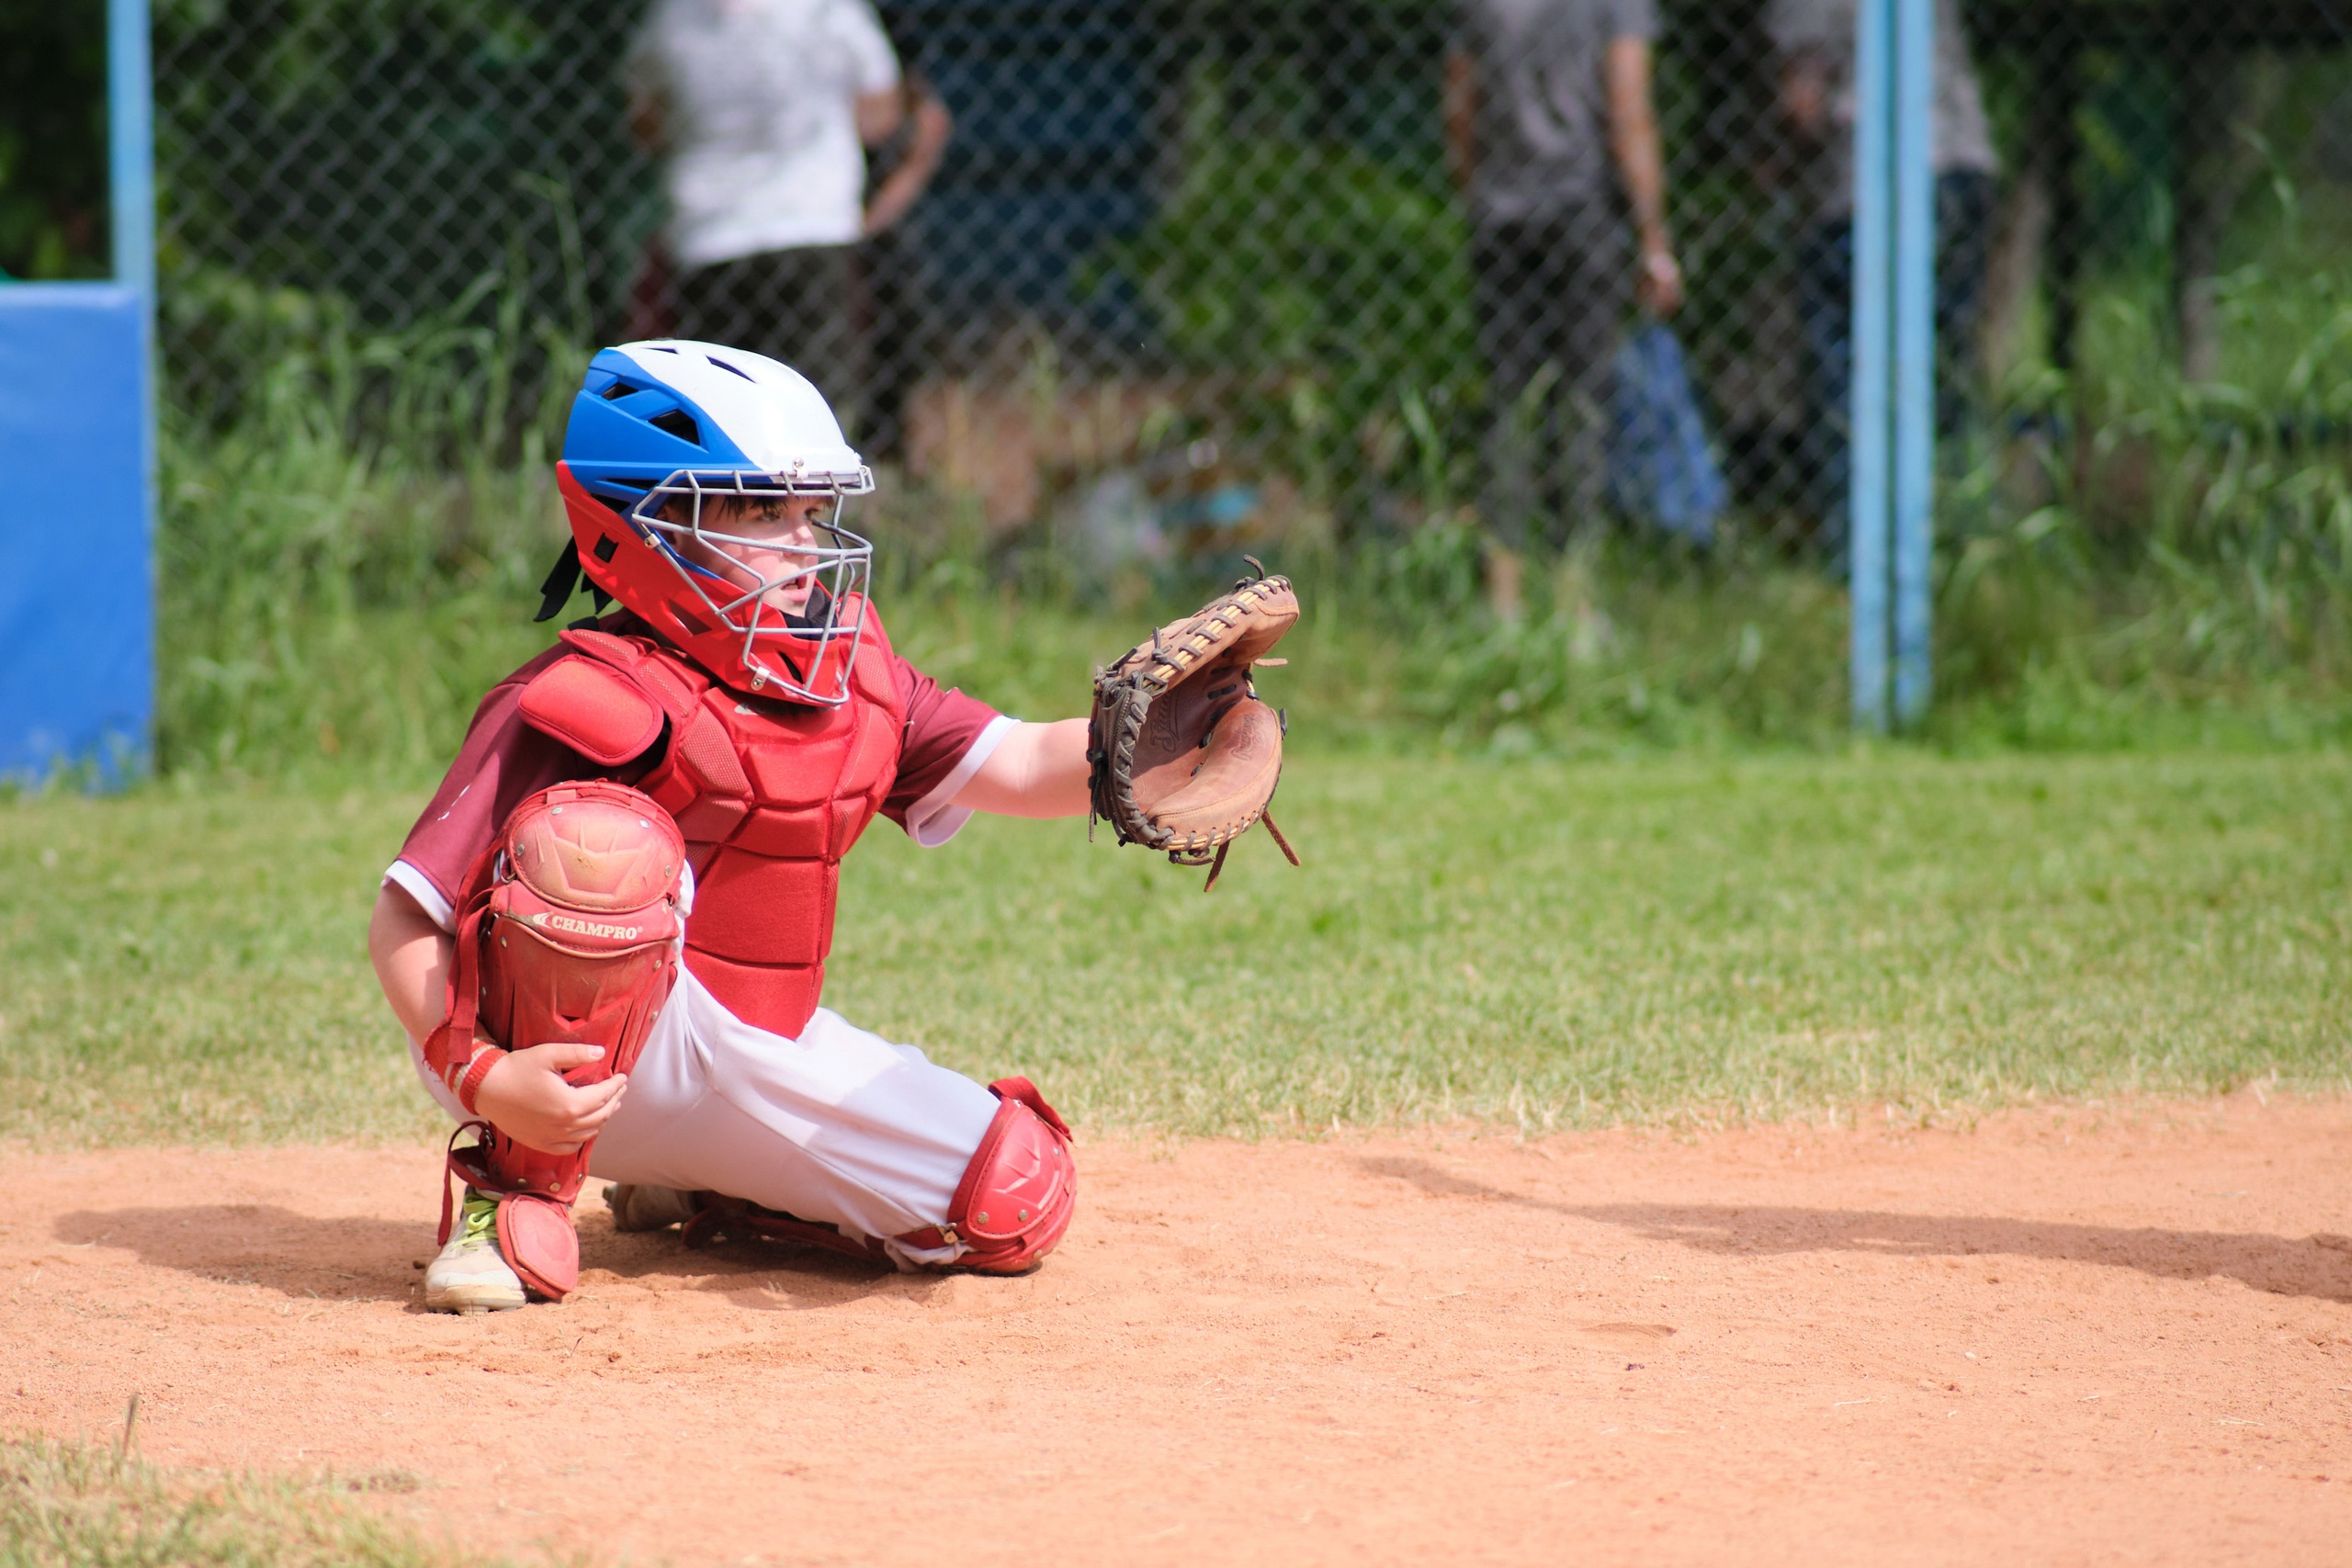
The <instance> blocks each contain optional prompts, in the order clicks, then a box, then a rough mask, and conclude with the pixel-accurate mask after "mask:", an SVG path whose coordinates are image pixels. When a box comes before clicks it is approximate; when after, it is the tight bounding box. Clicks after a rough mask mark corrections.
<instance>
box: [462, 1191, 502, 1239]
mask: <svg viewBox="0 0 2352 1568" xmlns="http://www.w3.org/2000/svg"><path fill="white" fill-rule="evenodd" d="M497 1225H498V1200H497V1199H495V1198H492V1197H488V1196H485V1195H484V1194H482V1193H480V1192H476V1191H474V1190H471V1189H468V1190H467V1192H466V1202H465V1208H464V1210H463V1212H462V1215H461V1217H460V1218H459V1220H458V1246H460V1247H478V1246H480V1245H481V1243H483V1242H484V1241H487V1240H489V1239H490V1237H491V1236H492V1235H493V1234H494V1232H495V1231H496V1229H497Z"/></svg>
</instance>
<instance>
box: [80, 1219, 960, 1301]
mask: <svg viewBox="0 0 2352 1568" xmlns="http://www.w3.org/2000/svg"><path fill="white" fill-rule="evenodd" d="M580 1219H581V1226H580V1263H581V1269H582V1276H583V1280H588V1281H592V1282H593V1280H594V1278H595V1277H596V1275H597V1273H598V1271H600V1270H601V1271H602V1273H603V1274H604V1275H606V1276H609V1277H611V1278H615V1279H620V1280H645V1281H647V1282H649V1283H667V1284H669V1285H671V1286H672V1287H673V1288H675V1289H691V1290H705V1291H717V1292H722V1293H725V1294H728V1295H729V1296H731V1297H733V1298H734V1299H735V1300H737V1301H738V1302H739V1303H741V1304H743V1305H746V1306H749V1307H752V1308H754V1309H761V1310H771V1311H794V1310H798V1311H806V1310H809V1309H810V1308H821V1307H826V1306H831V1305H837V1304H840V1303H842V1302H846V1301H848V1300H851V1299H853V1298H855V1297H858V1296H862V1295H868V1294H873V1293H876V1292H883V1293H889V1294H900V1295H906V1294H912V1295H915V1296H917V1297H920V1296H921V1295H922V1292H923V1289H924V1287H926V1286H931V1285H935V1284H937V1283H938V1282H939V1280H937V1279H936V1278H935V1277H932V1276H921V1277H912V1276H906V1275H900V1274H896V1273H893V1272H891V1271H890V1270H889V1269H886V1268H881V1267H878V1266H876V1265H872V1264H866V1263H861V1262H859V1261H857V1260H856V1259H854V1258H839V1257H835V1256H834V1255H832V1254H831V1253H826V1252H819V1251H813V1250H801V1249H795V1248H791V1247H781V1246H776V1245H774V1244H770V1243H726V1244H722V1245H720V1246H718V1247H711V1248H708V1249H707V1250H701V1251H689V1250H688V1249H687V1248H686V1247H684V1245H683V1244H682V1243H681V1242H680V1241H679V1239H678V1236H677V1235H676V1233H675V1232H666V1231H657V1232H653V1233H650V1234H645V1235H619V1234H617V1233H616V1232H615V1231H614V1230H613V1228H612V1224H611V1222H610V1220H609V1219H608V1218H607V1217H606V1215H605V1213H604V1210H603V1209H602V1207H601V1206H600V1205H597V1204H594V1203H593V1202H588V1203H583V1204H582V1206H581V1214H580ZM434 1226H435V1220H434V1218H432V1217H427V1218H424V1219H422V1220H418V1221H415V1222H409V1221H399V1220H382V1219H374V1218H369V1217H367V1216H357V1215H355V1216H347V1217H344V1218H332V1217H325V1216H321V1215H316V1214H298V1213H294V1212H293V1211H292V1210H290V1209H285V1208H281V1207H279V1206H277V1204H274V1203H198V1204H190V1205H187V1206H186V1207H182V1208H168V1209H167V1208H147V1209H105V1210H77V1211H75V1212H74V1213H67V1214H61V1215H59V1216H58V1218H57V1221H56V1224H55V1225H54V1227H53V1231H54V1234H55V1235H56V1237H57V1239H58V1240H60V1241H62V1242H64V1243H66V1244H67V1245H69V1246H89V1245H91V1244H93V1243H95V1244H96V1245H98V1246H101V1247H120V1248H123V1249H125V1250H128V1251H130V1252H133V1253H136V1254H137V1255H138V1257H139V1260H140V1261H141V1263H143V1264H147V1265H149V1266H151V1267H154V1268H160V1269H177V1270H179V1271H180V1272H182V1273H185V1274H191V1275H194V1276H195V1277H196V1278H198V1279H200V1280H210V1281H211V1282H213V1283H215V1284H220V1285H253V1286H258V1287H259V1288H261V1289H263V1290H266V1291H274V1292H277V1293H278V1294H279V1295H283V1296H289V1297H296V1298H300V1299H305V1300H311V1299H315V1300H319V1301H346V1302H371V1301H373V1302H396V1303H403V1304H405V1305H407V1306H409V1307H410V1308H412V1310H415V1311H422V1310H424V1309H423V1303H422V1302H421V1300H420V1299H419V1292H418V1283H419V1281H420V1280H421V1279H422V1278H423V1275H422V1272H421V1265H422V1264H423V1262H424V1260H425V1259H428V1258H431V1257H432V1256H433V1254H434V1252H435V1250H436V1247H435V1242H434V1239H433V1233H434ZM779 1277H782V1278H781V1279H780V1278H779ZM763 1282H767V1283H787V1282H788V1290H787V1291H786V1292H775V1291H763V1290H761V1289H759V1287H760V1286H761V1285H762V1284H763Z"/></svg>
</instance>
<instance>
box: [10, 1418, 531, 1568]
mask: <svg viewBox="0 0 2352 1568" xmlns="http://www.w3.org/2000/svg"><path fill="white" fill-rule="evenodd" d="M418 1485H419V1483H418V1481H417V1478H416V1477H414V1476H413V1475H409V1474H407V1473H406V1472H397V1471H395V1472H378V1473H374V1474H368V1475H357V1476H335V1475H310V1476H253V1475H213V1474H204V1473H200V1472H175V1471H169V1470H164V1469H161V1468H159V1467H156V1466H153V1465H150V1464H147V1463H145V1462H144V1461H141V1459H140V1458H139V1456H138V1455H137V1453H135V1452H131V1453H128V1454H126V1453H123V1452H121V1451H119V1449H116V1448H109V1447H103V1446H99V1445H96V1444H88V1443H64V1442H57V1441H54V1440H51V1439H50V1438H38V1437H35V1438H7V1439H4V1440H0V1562H6V1564H8V1568H90V1565H92V1564H104V1565H105V1568H199V1565H201V1568H216V1565H217V1568H246V1565H248V1564H254V1563H272V1564H277V1565H280V1568H492V1563H491V1561H490V1560H489V1559H486V1558H482V1557H479V1556H477V1555H474V1554H472V1553H467V1552H460V1551H457V1550H455V1549H454V1548H452V1547H451V1546H450V1545H449V1544H447V1542H446V1541H443V1540H436V1539H435V1538H434V1537H431V1536H428V1535H426V1534H424V1532H421V1531H419V1530H417V1529H414V1528H413V1526H411V1525H409V1524H406V1523H403V1522H400V1521H395V1520H390V1519H385V1518H382V1517H378V1516H376V1515H374V1514H371V1513H369V1512H368V1510H367V1509H366V1508H365V1507H363V1506H360V1505H359V1504H358V1503H357V1502H356V1500H355V1498H354V1496H353V1495H354V1494H368V1493H379V1494H380V1493H407V1492H413V1491H415V1490H417V1488H418ZM501 1561H503V1560H501Z"/></svg>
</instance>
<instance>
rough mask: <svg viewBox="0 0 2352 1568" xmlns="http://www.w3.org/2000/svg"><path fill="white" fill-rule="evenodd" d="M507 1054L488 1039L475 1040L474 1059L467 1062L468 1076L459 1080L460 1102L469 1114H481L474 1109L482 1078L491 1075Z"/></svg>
mask: <svg viewBox="0 0 2352 1568" xmlns="http://www.w3.org/2000/svg"><path fill="white" fill-rule="evenodd" d="M503 1055H506V1053H505V1052H504V1051H502V1050H500V1049H499V1048H498V1047H497V1046H495V1045H492V1043H490V1042H489V1041H487V1040H478V1041H476V1042H474V1056H473V1060H472V1061H470V1062H469V1063H467V1064H466V1076H465V1077H461V1078H459V1079H458V1104H460V1105H462V1106H464V1107H465V1108H466V1114H467V1115H469V1116H479V1115H481V1111H477V1110H476V1109H474V1096H475V1095H477V1094H479V1093H480V1092H481V1080H482V1079H484V1078H486V1077H489V1076H490V1069H491V1068H492V1067H494V1066H498V1060H499V1058H500V1057H502V1056H503Z"/></svg>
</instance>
